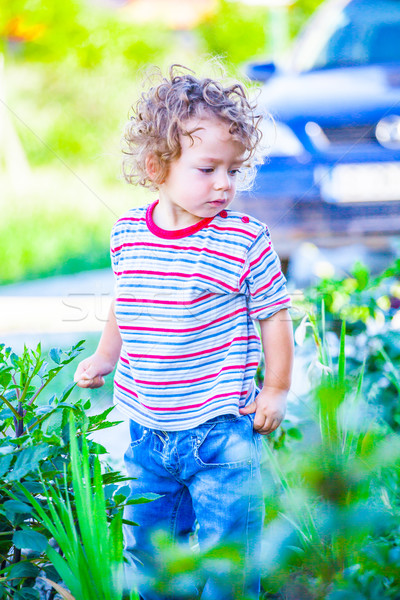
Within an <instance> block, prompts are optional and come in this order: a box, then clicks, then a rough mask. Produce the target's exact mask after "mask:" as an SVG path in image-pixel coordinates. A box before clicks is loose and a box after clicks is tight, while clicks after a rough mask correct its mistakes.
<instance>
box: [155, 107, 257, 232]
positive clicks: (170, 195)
mask: <svg viewBox="0 0 400 600" xmlns="http://www.w3.org/2000/svg"><path fill="white" fill-rule="evenodd" d="M186 127H187V130H188V131H192V130H193V129H197V128H198V130H197V131H195V132H194V133H193V134H192V138H193V140H194V141H193V142H192V141H191V139H190V137H189V136H181V148H182V152H181V155H180V157H179V158H178V159H177V160H174V161H173V162H172V163H171V165H170V167H169V171H168V174H167V176H166V178H165V180H164V182H163V183H162V184H160V186H159V192H160V205H163V209H164V210H166V209H168V213H169V214H170V215H171V220H173V221H174V222H175V223H176V224H178V223H182V224H183V226H184V227H185V226H187V225H191V224H194V223H197V222H198V221H200V220H201V219H204V218H205V217H214V216H215V215H217V214H218V213H219V212H220V211H221V210H222V209H224V208H226V207H227V206H228V205H229V204H230V202H232V200H233V198H234V196H235V191H236V179H237V173H238V171H239V169H240V167H241V166H242V164H243V155H244V152H245V148H244V146H243V144H241V143H240V142H239V141H237V140H234V139H233V136H232V135H231V134H230V133H229V125H228V124H227V123H225V122H224V121H222V120H219V119H217V118H213V117H204V118H195V119H190V120H189V121H188V122H187V123H186Z"/></svg>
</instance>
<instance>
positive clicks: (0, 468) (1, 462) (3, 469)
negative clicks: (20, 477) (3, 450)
mask: <svg viewBox="0 0 400 600" xmlns="http://www.w3.org/2000/svg"><path fill="white" fill-rule="evenodd" d="M13 456H14V455H13V454H6V455H5V456H1V457H0V477H3V475H5V473H7V472H8V470H9V468H10V464H11V461H12V459H13Z"/></svg>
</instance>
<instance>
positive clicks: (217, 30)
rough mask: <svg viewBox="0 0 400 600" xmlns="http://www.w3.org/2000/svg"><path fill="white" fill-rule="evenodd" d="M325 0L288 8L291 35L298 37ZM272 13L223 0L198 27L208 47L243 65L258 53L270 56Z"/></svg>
mask: <svg viewBox="0 0 400 600" xmlns="http://www.w3.org/2000/svg"><path fill="white" fill-rule="evenodd" d="M321 3H322V0H298V1H297V2H294V3H293V5H292V6H290V7H289V8H288V11H287V18H288V26H289V34H290V37H294V36H295V35H296V34H297V33H298V31H299V29H300V28H301V27H302V26H303V25H304V23H305V21H306V20H307V19H308V17H309V16H310V15H311V14H312V13H313V12H314V10H315V9H316V8H317V7H318V6H319V5H320V4H321ZM271 26H272V25H271V15H270V11H269V9H268V7H266V6H258V5H255V6H253V5H249V4H244V3H242V2H239V1H237V0H236V1H231V0H219V2H218V4H217V10H216V11H215V13H213V14H212V15H209V16H208V18H207V19H206V20H205V21H204V23H202V24H201V25H200V26H199V27H198V29H197V31H198V33H199V35H200V38H201V40H202V42H203V44H205V47H206V50H207V51H208V52H209V53H211V54H216V55H217V56H219V57H220V58H221V60H223V61H226V62H227V64H228V66H231V65H239V64H240V63H242V62H244V61H247V60H249V59H251V58H253V57H255V56H264V57H266V56H268V54H270V53H271V51H272V48H271V45H270V27H271Z"/></svg>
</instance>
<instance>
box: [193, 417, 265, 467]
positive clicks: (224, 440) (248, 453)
mask: <svg viewBox="0 0 400 600" xmlns="http://www.w3.org/2000/svg"><path fill="white" fill-rule="evenodd" d="M249 425H250V424H249V420H248V419H247V418H246V417H238V418H236V419H232V420H229V421H221V422H217V423H213V424H212V425H211V424H210V425H209V427H204V426H200V427H198V428H197V429H196V434H195V436H194V437H193V442H194V449H193V450H194V458H195V460H196V462H197V464H199V465H200V466H202V467H207V468H209V467H225V468H238V467H244V466H246V465H250V464H251V463H252V455H253V453H252V438H253V433H252V428H251V427H250V426H249Z"/></svg>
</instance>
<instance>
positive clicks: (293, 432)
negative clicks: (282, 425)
mask: <svg viewBox="0 0 400 600" xmlns="http://www.w3.org/2000/svg"><path fill="white" fill-rule="evenodd" d="M286 433H287V434H288V436H290V437H291V438H293V439H295V440H301V439H302V438H303V434H302V433H301V431H300V429H298V428H297V427H290V429H288V430H287V431H286Z"/></svg>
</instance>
